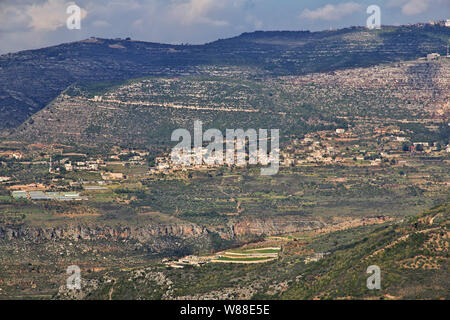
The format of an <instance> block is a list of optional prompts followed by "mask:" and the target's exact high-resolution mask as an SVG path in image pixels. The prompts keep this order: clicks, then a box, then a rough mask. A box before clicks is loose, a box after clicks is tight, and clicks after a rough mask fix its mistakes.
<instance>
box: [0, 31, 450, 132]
mask: <svg viewBox="0 0 450 320" xmlns="http://www.w3.org/2000/svg"><path fill="white" fill-rule="evenodd" d="M449 34H450V29H449V28H445V27H441V26H438V25H436V26H430V25H426V26H403V27H384V28H383V29H382V30H375V31H368V30H365V29H363V28H359V27H354V28H347V29H342V30H338V31H324V32H312V33H311V32H254V33H245V34H242V35H240V36H238V37H235V38H231V39H225V40H218V41H215V42H212V43H209V44H205V45H195V46H194V45H192V46H191V45H165V44H156V43H146V42H140V41H132V40H109V39H97V38H91V39H88V40H85V41H80V42H74V43H66V44H61V45H59V46H54V47H49V48H43V49H39V50H30V51H22V52H18V53H13V54H6V55H2V56H0V106H1V107H0V108H1V109H0V130H1V129H3V130H5V129H11V128H15V127H17V126H18V125H20V124H21V123H22V122H24V121H25V120H26V119H28V117H29V116H31V115H32V114H34V113H36V112H37V111H39V110H41V109H42V108H44V107H45V106H46V105H47V104H48V103H50V102H51V101H52V100H53V99H54V98H56V97H57V96H58V95H59V94H60V93H61V92H62V91H63V90H65V89H66V88H67V87H68V86H70V85H71V84H73V83H76V82H86V81H87V82H89V81H91V82H92V81H110V80H126V79H130V78H137V77H142V76H174V75H175V76H176V75H183V74H184V75H186V74H191V75H195V74H197V73H198V70H197V67H199V66H237V67H241V68H242V67H244V68H254V69H256V70H258V72H262V73H264V74H266V75H302V74H306V73H310V72H328V71H333V70H338V69H344V68H349V67H365V66H373V65H377V64H379V63H386V62H392V61H401V60H410V59H416V58H419V57H423V56H425V55H426V54H428V53H430V52H439V53H440V54H442V55H443V54H445V50H446V45H447V43H448V39H449Z"/></svg>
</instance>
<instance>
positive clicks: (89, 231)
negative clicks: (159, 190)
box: [0, 218, 323, 242]
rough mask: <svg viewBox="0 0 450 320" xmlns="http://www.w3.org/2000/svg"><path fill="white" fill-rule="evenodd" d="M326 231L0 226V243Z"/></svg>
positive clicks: (287, 224) (294, 225)
mask: <svg viewBox="0 0 450 320" xmlns="http://www.w3.org/2000/svg"><path fill="white" fill-rule="evenodd" d="M321 227H323V223H321V222H318V221H305V220H295V219H286V218H283V219H281V218H272V219H247V218H245V219H243V220H239V221H236V222H234V223H231V224H230V225H228V226H227V227H223V228H221V229H220V230H217V229H208V228H206V227H203V226H199V225H196V224H192V223H186V224H169V225H151V224H149V225H142V226H115V227H113V226H88V225H80V224H73V225H65V226H57V227H48V228H43V227H35V226H27V225H20V226H8V225H0V239H4V240H16V239H20V240H26V241H34V242H40V241H49V240H64V239H68V240H103V239H109V240H112V241H118V240H136V241H138V242H147V241H149V240H152V239H155V238H161V237H176V238H180V239H191V238H199V237H202V236H207V235H208V234H210V233H211V232H217V233H218V234H219V235H220V237H221V238H223V239H227V240H233V239H234V240H235V239H239V238H241V237H245V236H261V235H277V234H283V233H290V232H298V231H302V230H311V229H317V228H321Z"/></svg>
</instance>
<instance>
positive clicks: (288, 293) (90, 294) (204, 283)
mask: <svg viewBox="0 0 450 320" xmlns="http://www.w3.org/2000/svg"><path fill="white" fill-rule="evenodd" d="M449 213H450V203H448V202H447V203H445V204H443V205H440V206H438V207H435V208H433V209H431V210H427V211H425V212H423V213H422V214H420V215H419V216H417V217H414V218H410V219H409V220H408V221H404V222H398V223H391V222H388V223H384V224H381V225H378V224H376V225H365V226H360V227H356V228H350V229H344V230H341V231H335V232H329V233H325V234H322V235H320V234H319V235H317V236H313V238H312V239H311V240H306V239H308V234H306V233H305V234H299V235H298V237H299V238H298V239H303V240H291V241H288V242H284V244H283V249H282V254H281V256H280V258H279V259H278V260H276V261H272V262H267V263H261V264H243V265H237V264H226V263H208V264H206V265H204V266H201V267H186V268H184V269H171V268H169V269H167V268H166V267H165V266H164V265H162V264H156V265H152V266H148V267H136V268H132V269H131V270H115V271H109V272H107V273H105V274H104V276H103V277H101V278H99V277H92V279H89V278H88V279H85V282H84V283H83V288H85V290H83V292H82V296H79V297H78V298H86V299H250V298H254V299H268V298H270V299H441V298H443V299H449V298H450V297H449V292H448V287H449V285H450V284H449V276H448V275H449V274H448V273H449V262H448V258H449V256H448V247H449V240H448V235H449V229H448V228H449ZM309 236H311V235H310V234H309ZM314 252H316V253H318V252H324V253H325V255H324V257H323V258H322V259H321V260H319V261H316V262H309V263H306V262H305V261H306V258H307V257H309V256H310V255H311V253H314ZM370 265H377V266H379V267H380V269H381V289H379V290H369V289H368V288H367V286H366V280H367V278H368V277H369V276H370V274H367V273H366V269H367V267H368V266H370ZM55 298H57V299H67V298H76V297H74V296H73V293H71V292H68V291H67V290H66V289H65V288H64V287H63V286H62V287H60V291H59V293H58V294H57V295H56V296H55Z"/></svg>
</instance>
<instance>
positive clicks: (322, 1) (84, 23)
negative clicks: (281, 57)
mask: <svg viewBox="0 0 450 320" xmlns="http://www.w3.org/2000/svg"><path fill="white" fill-rule="evenodd" d="M71 5H77V6H78V7H79V8H80V14H79V16H80V28H79V29H73V28H72V29H69V28H68V27H67V20H68V19H70V22H71V23H72V22H73V21H75V20H73V19H71V16H72V14H73V12H69V13H67V8H68V7H69V6H71ZM370 5H377V6H379V7H380V9H381V24H382V25H383V24H384V25H400V24H408V23H417V22H429V21H436V20H445V19H448V18H450V0H368V1H366V0H363V1H351V0H350V1H349V0H336V1H331V0H76V1H65V0H0V54H5V53H10V52H17V51H21V50H27V49H36V48H42V47H47V46H51V45H57V44H60V43H65V42H72V41H78V40H83V39H87V38H89V37H100V38H125V37H131V38H132V39H136V40H142V41H151V42H162V43H170V44H179V43H190V44H202V43H206V42H211V41H214V40H217V39H223V38H228V37H233V36H237V35H239V34H241V33H243V32H251V31H255V30H311V31H318V30H325V29H330V28H334V29H338V28H343V27H349V26H355V25H359V26H365V25H366V20H367V18H368V17H369V15H370V14H367V12H366V10H367V8H368V6H370Z"/></svg>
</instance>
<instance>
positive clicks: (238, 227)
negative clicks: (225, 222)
mask: <svg viewBox="0 0 450 320" xmlns="http://www.w3.org/2000/svg"><path fill="white" fill-rule="evenodd" d="M323 226H324V224H323V223H322V222H319V221H308V220H296V219H287V218H283V219H277V218H273V219H244V220H241V221H238V222H236V223H235V224H233V225H232V226H231V231H232V234H233V235H234V236H235V237H241V236H246V235H257V236H260V235H266V236H273V235H279V234H283V233H291V232H299V231H305V230H312V229H317V228H321V227H323Z"/></svg>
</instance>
